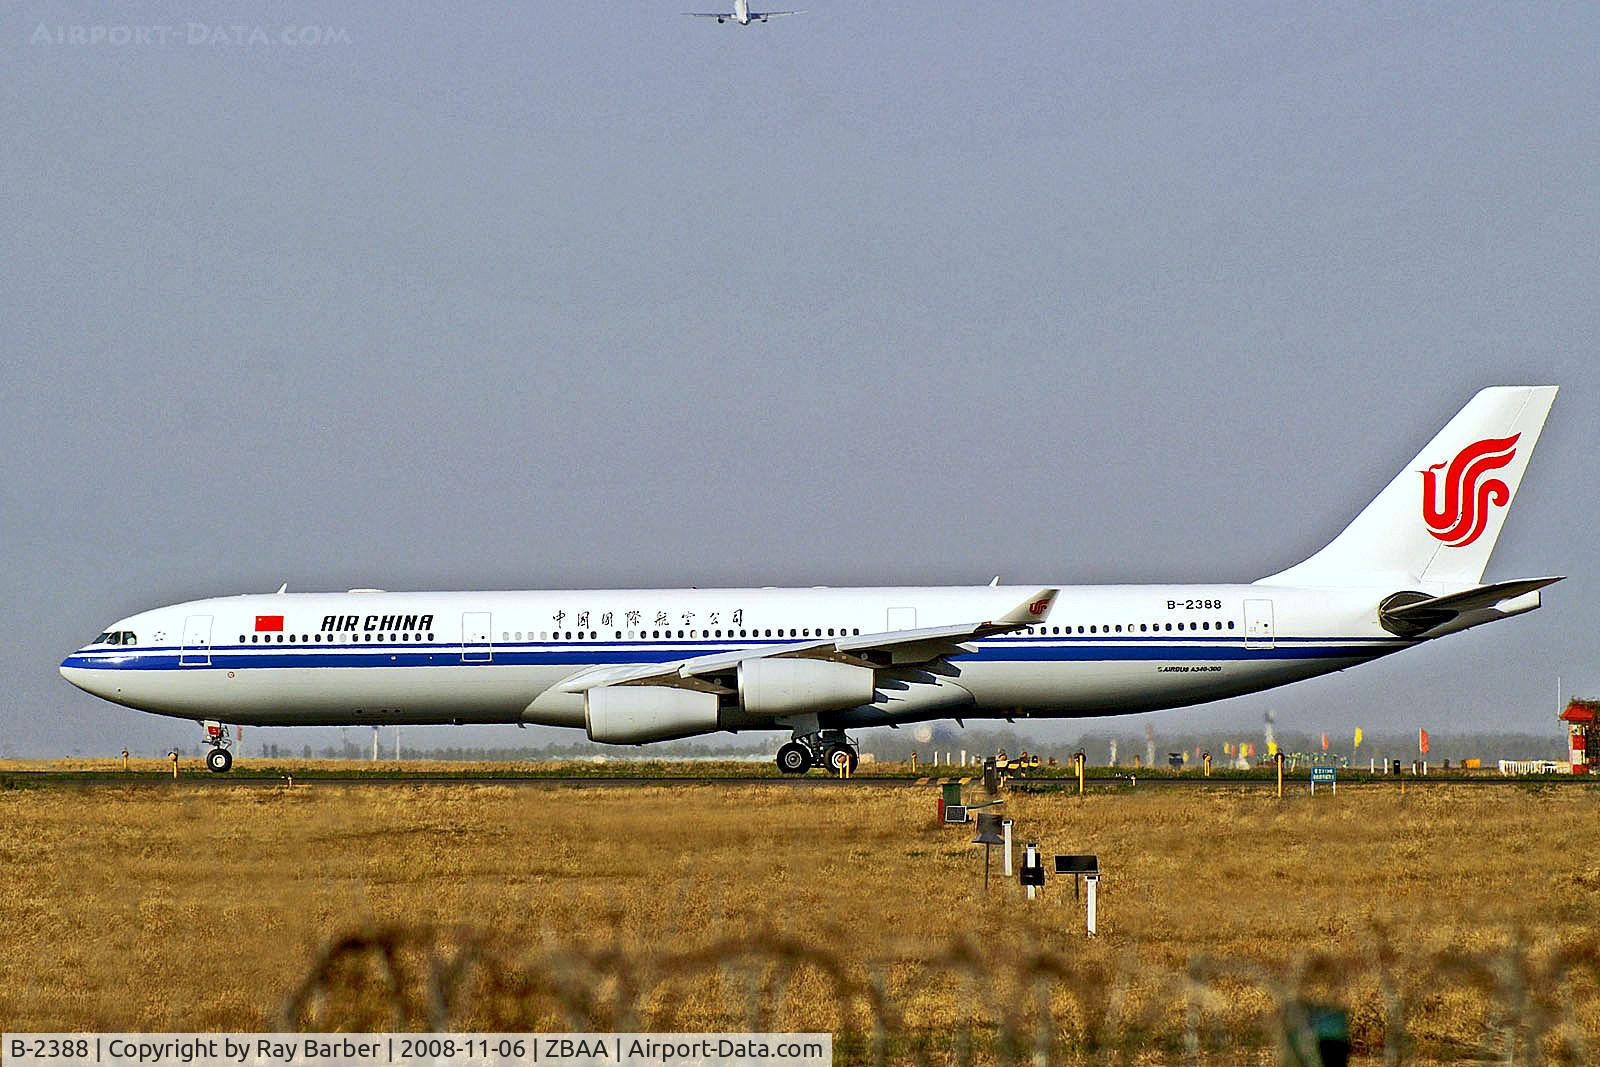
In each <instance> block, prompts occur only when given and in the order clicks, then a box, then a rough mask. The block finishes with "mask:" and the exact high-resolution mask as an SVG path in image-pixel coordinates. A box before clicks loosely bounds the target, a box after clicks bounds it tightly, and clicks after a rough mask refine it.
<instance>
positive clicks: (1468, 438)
mask: <svg viewBox="0 0 1600 1067" xmlns="http://www.w3.org/2000/svg"><path fill="white" fill-rule="evenodd" d="M1555 398H1556V387H1555V386H1553V385H1538V386H1535V385H1507V386H1497V387H1495V388H1492V389H1485V390H1483V391H1482V392H1480V393H1479V394H1478V395H1477V396H1475V397H1473V398H1472V400H1471V401H1470V402H1469V403H1468V404H1467V406H1466V407H1464V408H1462V409H1461V411H1460V413H1459V414H1457V415H1456V417H1455V418H1453V419H1451V420H1450V422H1449V424H1448V425H1447V426H1445V428H1444V429H1443V430H1440V431H1439V434H1438V436H1436V437H1435V438H1434V439H1433V440H1432V441H1430V442H1428V446H1427V447H1426V448H1424V449H1423V450H1422V452H1421V453H1420V454H1418V456H1417V458H1416V459H1414V460H1412V461H1411V463H1410V464H1408V465H1407V467H1406V469H1405V470H1403V471H1401V472H1400V473H1399V474H1398V475H1396V477H1395V479H1394V481H1392V482H1390V483H1389V485H1388V487H1387V488H1386V489H1384V491H1383V492H1381V493H1379V494H1378V496H1377V499H1375V500H1374V501H1373V502H1372V503H1370V504H1368V505H1367V507H1366V510H1364V511H1362V512H1361V514H1360V515H1357V516H1356V519H1355V521H1354V522H1352V523H1351V524H1350V525H1349V526H1347V527H1345V530H1344V532H1343V533H1341V534H1340V535H1339V536H1338V537H1336V538H1334V540H1333V542H1332V543H1331V544H1330V545H1328V547H1326V548H1324V549H1323V550H1322V551H1321V552H1318V553H1317V554H1316V555H1314V556H1312V557H1311V558H1310V559H1308V560H1306V561H1305V562H1304V563H1299V564H1296V565H1295V566H1293V567H1290V568H1289V569H1288V570H1286V571H1283V572H1281V573H1279V574H1274V575H1272V576H1271V577H1269V578H1263V579H1261V581H1262V582H1263V583H1269V584H1273V585H1302V586H1347V585H1381V584H1385V583H1393V584H1397V585H1408V584H1416V583H1423V582H1427V583H1434V582H1437V583H1442V584H1450V585H1471V584H1474V583H1476V582H1478V581H1480V580H1481V579H1482V578H1483V571H1484V568H1485V567H1487V566H1488V564H1489V554H1490V553H1491V552H1493V551H1494V544H1495V541H1496V540H1497V539H1498V538H1499V536H1500V528H1501V526H1503V525H1504V524H1505V520H1506V513H1507V512H1508V511H1509V510H1510V509H1511V501H1512V500H1513V499H1514V498H1515V497H1516V495H1517V486H1518V485H1520V484H1521V483H1522V475H1523V472H1524V471H1526V470H1527V469H1528V460H1529V459H1530V458H1531V457H1532V456H1533V447H1534V445H1536V444H1537V443H1538V441H1539V432H1540V431H1541V430H1542V429H1543V428H1544V421H1545V416H1547V415H1548V414H1549V413H1550V405H1551V404H1552V403H1554V402H1555Z"/></svg>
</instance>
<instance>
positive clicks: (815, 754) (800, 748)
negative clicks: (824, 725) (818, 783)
mask: <svg viewBox="0 0 1600 1067" xmlns="http://www.w3.org/2000/svg"><path fill="white" fill-rule="evenodd" d="M860 762H861V757H860V755H859V754H858V753H857V752H856V743H855V742H854V741H852V740H851V739H850V738H848V737H846V736H845V734H844V731H843V730H818V731H817V732H815V733H809V734H795V735H794V740H792V741H788V742H786V743H785V744H784V745H783V747H781V748H779V749H778V770H779V771H781V772H782V773H784V774H804V773H806V772H807V771H809V770H810V769H811V768H812V767H822V768H823V769H825V770H826V771H827V772H828V773H829V774H832V775H838V773H839V771H840V770H841V769H842V768H844V767H846V766H848V767H849V773H850V774H852V775H853V774H855V773H856V765H857V764H859V763H860Z"/></svg>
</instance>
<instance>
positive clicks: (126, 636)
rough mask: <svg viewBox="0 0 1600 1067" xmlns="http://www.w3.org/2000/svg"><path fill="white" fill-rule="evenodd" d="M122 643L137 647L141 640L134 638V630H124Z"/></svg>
mask: <svg viewBox="0 0 1600 1067" xmlns="http://www.w3.org/2000/svg"><path fill="white" fill-rule="evenodd" d="M122 643H123V644H125V645H137V644H138V643H139V638H138V637H136V636H134V633H133V631H132V630H124V631H122Z"/></svg>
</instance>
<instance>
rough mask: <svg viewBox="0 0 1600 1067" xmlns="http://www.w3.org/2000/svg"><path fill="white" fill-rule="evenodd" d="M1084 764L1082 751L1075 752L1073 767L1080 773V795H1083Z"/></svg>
mask: <svg viewBox="0 0 1600 1067" xmlns="http://www.w3.org/2000/svg"><path fill="white" fill-rule="evenodd" d="M1083 764H1084V754H1083V753H1082V752H1074V753H1073V754H1072V769H1073V771H1075V772H1076V773H1077V775H1078V795H1079V796H1080V797H1081V796H1083Z"/></svg>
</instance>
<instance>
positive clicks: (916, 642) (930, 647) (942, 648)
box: [556, 589, 1060, 693]
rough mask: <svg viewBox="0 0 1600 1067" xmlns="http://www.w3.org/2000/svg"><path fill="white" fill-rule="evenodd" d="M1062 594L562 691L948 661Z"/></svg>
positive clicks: (638, 672)
mask: <svg viewBox="0 0 1600 1067" xmlns="http://www.w3.org/2000/svg"><path fill="white" fill-rule="evenodd" d="M1059 592H1060V590H1059V589H1041V590H1039V591H1038V592H1037V593H1034V594H1033V595H1032V596H1030V597H1028V598H1027V599H1026V600H1024V601H1023V602H1022V603H1020V604H1018V605H1017V606H1016V607H1015V608H1012V609H1011V610H1010V611H1008V612H1006V613H1005V614H1004V615H1002V616H1000V617H999V618H998V619H993V620H985V621H983V622H973V623H959V624H957V625H954V626H929V627H923V628H921V629H916V630H888V631H885V632H883V633H876V634H861V635H859V636H855V637H828V638H824V639H822V640H820V641H819V640H816V639H812V640H810V641H797V642H793V643H790V644H783V645H761V646H758V647H755V648H741V649H734V650H732V651H730V652H713V653H711V654H710V655H706V656H694V657H692V658H689V659H681V660H677V661H674V662H670V663H620V664H615V665H609V666H604V667H591V668H589V669H587V670H583V671H579V672H578V673H577V674H574V675H572V676H571V677H570V678H567V679H566V680H565V681H563V682H560V683H559V684H558V685H557V686H556V689H558V690H560V691H562V692H565V693H582V692H585V691H587V690H590V689H593V688H595V687H597V686H602V685H670V686H677V687H679V688H685V689H701V690H709V691H713V692H727V691H731V690H730V689H729V687H728V686H726V685H725V684H723V682H722V680H721V679H720V678H719V676H722V677H724V678H725V677H726V676H729V675H732V674H735V673H736V672H737V671H738V669H739V664H740V663H742V662H744V661H745V660H749V659H763V658H768V657H777V658H800V659H824V660H833V661H835V662H838V663H849V664H853V665H855V666H858V667H874V668H878V667H909V666H915V665H918V664H925V663H930V662H932V661H934V660H937V659H941V658H943V657H946V656H959V655H961V654H962V653H964V652H970V651H972V648H971V646H969V645H967V644H965V642H967V641H975V640H977V639H979V638H983V637H993V636H994V635H995V634H1003V633H1009V632H1011V631H1013V630H1020V629H1022V628H1023V627H1026V626H1032V625H1034V624H1036V623H1038V622H1041V621H1043V620H1044V618H1045V616H1047V615H1048V614H1050V608H1051V607H1052V606H1053V605H1054V604H1055V600H1056V594H1057V593H1059Z"/></svg>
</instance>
